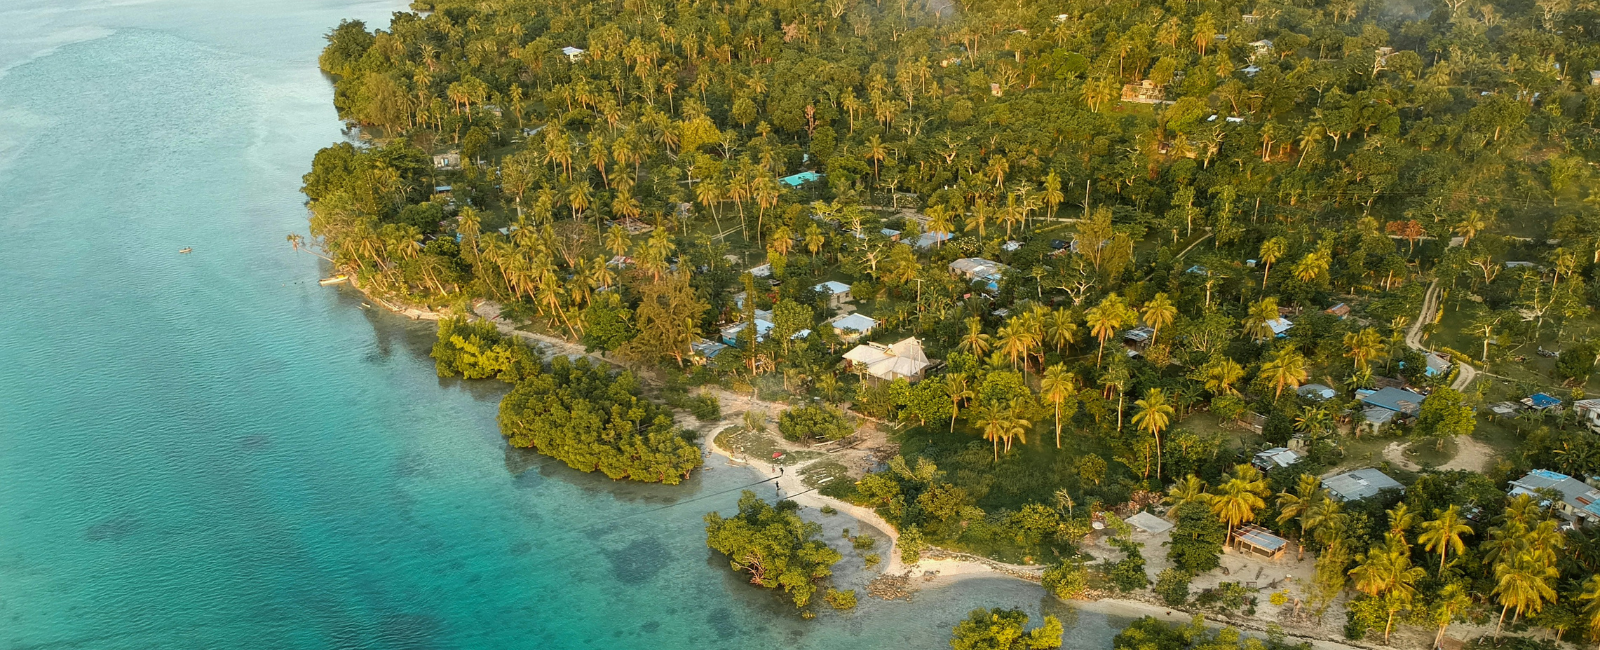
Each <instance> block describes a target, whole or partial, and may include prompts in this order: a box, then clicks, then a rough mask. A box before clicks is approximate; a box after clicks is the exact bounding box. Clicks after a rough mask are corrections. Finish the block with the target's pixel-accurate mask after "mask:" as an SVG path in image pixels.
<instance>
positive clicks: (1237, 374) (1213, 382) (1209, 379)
mask: <svg viewBox="0 0 1600 650" xmlns="http://www.w3.org/2000/svg"><path fill="white" fill-rule="evenodd" d="M1201 373H1202V376H1203V377H1204V378H1205V384H1206V390H1208V391H1211V394H1212V395H1218V396H1220V395H1236V394H1238V392H1239V391H1238V390H1236V389H1235V388H1234V387H1233V385H1234V384H1236V383H1239V380H1240V379H1244V367H1243V366H1240V365H1239V362H1237V361H1234V360H1233V359H1229V358H1228V357H1222V356H1219V357H1218V358H1216V359H1213V360H1211V361H1209V362H1206V365H1205V366H1202V367H1201Z"/></svg>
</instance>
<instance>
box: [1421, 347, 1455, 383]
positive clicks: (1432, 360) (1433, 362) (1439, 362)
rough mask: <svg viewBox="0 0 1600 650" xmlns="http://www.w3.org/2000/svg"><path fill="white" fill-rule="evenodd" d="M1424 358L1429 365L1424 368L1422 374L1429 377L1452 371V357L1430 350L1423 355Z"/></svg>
mask: <svg viewBox="0 0 1600 650" xmlns="http://www.w3.org/2000/svg"><path fill="white" fill-rule="evenodd" d="M1422 358H1423V360H1424V361H1426V362H1427V364H1428V367H1426V368H1423V369H1422V374H1425V375H1427V376H1429V377H1439V376H1443V375H1444V374H1445V373H1448V372H1450V366H1451V363H1450V357H1447V356H1445V355H1443V354H1441V353H1438V352H1429V353H1427V354H1426V355H1423V357H1422Z"/></svg>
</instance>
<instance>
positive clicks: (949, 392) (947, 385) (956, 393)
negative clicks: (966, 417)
mask: <svg viewBox="0 0 1600 650" xmlns="http://www.w3.org/2000/svg"><path fill="white" fill-rule="evenodd" d="M944 394H945V396H946V397H949V398H950V430H951V431H955V430H956V416H957V415H960V414H961V403H962V402H965V401H967V400H969V399H972V398H974V397H977V394H975V393H973V392H972V388H971V387H970V386H968V385H967V375H966V373H961V372H952V373H950V374H948V375H945V376H944Z"/></svg>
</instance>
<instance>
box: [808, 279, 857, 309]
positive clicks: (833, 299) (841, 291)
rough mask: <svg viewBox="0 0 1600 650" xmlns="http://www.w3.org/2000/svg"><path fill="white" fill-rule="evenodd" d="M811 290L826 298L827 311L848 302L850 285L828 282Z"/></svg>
mask: <svg viewBox="0 0 1600 650" xmlns="http://www.w3.org/2000/svg"><path fill="white" fill-rule="evenodd" d="M811 289H812V290H813V291H816V292H817V293H819V294H822V295H824V296H827V297H828V308H829V309H838V308H839V306H840V305H843V304H844V303H847V302H850V285H848V284H845V283H843V282H839V281H837V280H829V281H827V282H824V283H822V284H819V285H817V286H814V287H811Z"/></svg>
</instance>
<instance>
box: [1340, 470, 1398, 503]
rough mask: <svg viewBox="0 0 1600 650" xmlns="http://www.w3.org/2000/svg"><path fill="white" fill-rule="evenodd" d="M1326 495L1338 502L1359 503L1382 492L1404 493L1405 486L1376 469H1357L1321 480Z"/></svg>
mask: <svg viewBox="0 0 1600 650" xmlns="http://www.w3.org/2000/svg"><path fill="white" fill-rule="evenodd" d="M1322 487H1323V488H1326V489H1327V490H1328V495H1329V496H1331V497H1333V498H1335V499H1338V500H1340V501H1360V500H1361V499H1366V498H1369V497H1374V496H1377V495H1378V493H1379V492H1382V491H1384V490H1399V491H1401V492H1405V490H1406V488H1405V486H1403V485H1401V484H1400V482H1399V481H1396V480H1394V479H1392V478H1389V476H1388V475H1387V474H1384V473H1383V472H1380V471H1378V470H1376V469H1371V468H1368V469H1358V470H1355V471H1353V472H1345V473H1343V474H1340V475H1338V476H1330V477H1328V478H1325V479H1322Z"/></svg>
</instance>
